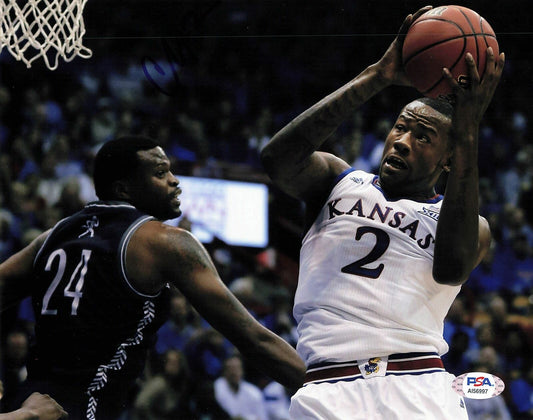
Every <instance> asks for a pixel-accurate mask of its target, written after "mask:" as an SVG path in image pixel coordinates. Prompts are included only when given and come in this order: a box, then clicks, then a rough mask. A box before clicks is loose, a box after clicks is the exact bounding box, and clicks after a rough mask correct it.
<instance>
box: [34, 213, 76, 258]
mask: <svg viewBox="0 0 533 420" xmlns="http://www.w3.org/2000/svg"><path fill="white" fill-rule="evenodd" d="M67 219H68V217H65V218H63V219H61V220H60V221H59V222H57V223H56V225H55V226H54V227H53V228H52V230H51V231H50V232H49V233H48V235H47V236H46V239H45V240H44V241H43V243H42V244H41V247H40V248H39V251H37V254H35V258H34V259H33V267H35V263H36V262H37V260H38V259H39V257H40V256H41V253H42V252H43V249H44V246H45V245H46V244H47V243H48V239H50V238H51V236H52V233H54V232H55V231H56V229H57V228H59V226H61V225H62V224H63V222H65V220H67Z"/></svg>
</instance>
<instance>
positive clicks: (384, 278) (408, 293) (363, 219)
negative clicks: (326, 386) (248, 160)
mask: <svg viewBox="0 0 533 420" xmlns="http://www.w3.org/2000/svg"><path fill="white" fill-rule="evenodd" d="M376 179H377V177H376V176H375V175H372V174H368V173H366V172H362V171H346V172H345V173H343V174H342V176H341V179H340V180H339V181H338V182H337V184H336V185H335V186H334V187H333V190H332V192H331V194H330V196H329V197H328V199H327V202H326V204H325V205H324V206H323V208H322V209H321V211H320V213H319V215H318V217H317V219H316V220H315V221H314V223H313V225H312V226H311V228H310V229H309V231H308V232H307V235H306V236H305V238H304V240H303V244H302V249H301V253H300V275H299V280H298V288H297V291H296V296H295V305H294V315H295V317H296V320H297V321H298V333H299V340H298V347H297V350H298V352H299V354H300V356H301V357H302V358H303V360H304V361H305V363H306V364H307V365H311V364H314V363H320V362H324V361H341V362H342V361H351V360H357V359H367V358H371V357H376V356H386V355H389V354H395V353H410V352H437V353H439V354H444V353H445V352H446V351H447V350H448V346H447V344H446V342H445V341H444V339H443V338H442V329H443V321H444V317H445V315H446V313H447V312H448V309H449V307H450V305H451V303H452V302H453V300H454V298H455V297H456V295H457V293H458V292H459V290H460V287H459V286H457V287H452V286H447V285H440V284H438V283H437V282H436V281H435V280H434V279H433V276H432V267H433V249H434V241H435V231H436V227H437V221H438V216H439V211H440V206H441V204H442V196H436V197H435V198H434V199H431V200H428V201H427V202H417V201H413V200H408V199H398V200H387V199H386V197H385V196H384V194H383V192H382V191H381V190H380V188H379V186H378V185H376V182H375V181H376Z"/></svg>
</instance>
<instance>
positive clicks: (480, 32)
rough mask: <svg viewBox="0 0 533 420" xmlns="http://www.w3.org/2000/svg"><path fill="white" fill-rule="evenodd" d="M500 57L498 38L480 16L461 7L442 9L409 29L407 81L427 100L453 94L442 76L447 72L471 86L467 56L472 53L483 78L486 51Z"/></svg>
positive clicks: (404, 53) (405, 46)
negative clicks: (444, 71) (445, 70)
mask: <svg viewBox="0 0 533 420" xmlns="http://www.w3.org/2000/svg"><path fill="white" fill-rule="evenodd" d="M488 47H492V49H493V50H494V54H495V56H497V55H498V54H499V48H498V41H497V40H496V34H495V33H494V31H493V29H492V28H491V26H490V25H489V23H488V22H487V21H486V20H485V19H483V18H482V17H481V16H480V15H479V14H478V13H477V12H475V11H473V10H471V9H468V8H466V7H462V6H440V7H436V8H435V9H431V10H429V11H427V12H426V13H424V14H423V15H422V16H420V17H419V18H418V19H417V20H416V21H415V22H414V23H413V24H412V25H411V27H410V28H409V31H408V32H407V35H406V37H405V39H404V43H403V51H402V57H403V64H404V68H405V71H406V73H407V77H408V78H409V80H410V81H411V83H412V84H413V86H414V87H415V88H416V89H418V91H420V92H421V93H422V94H424V95H425V96H430V97H438V96H440V95H447V94H449V93H450V88H449V85H448V82H447V81H446V79H445V78H444V77H443V75H442V69H443V67H446V68H448V69H449V70H450V71H451V73H452V75H453V77H454V78H455V79H456V80H457V81H458V82H459V83H460V84H465V85H467V84H468V70H467V66H466V62H465V55H466V53H468V52H469V53H471V54H472V56H473V57H474V60H475V62H476V64H477V70H478V72H479V75H480V77H483V74H484V72H485V63H486V61H487V57H486V55H487V54H486V52H487V48H488Z"/></svg>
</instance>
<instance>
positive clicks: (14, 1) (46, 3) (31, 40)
mask: <svg viewBox="0 0 533 420" xmlns="http://www.w3.org/2000/svg"><path fill="white" fill-rule="evenodd" d="M86 3H87V0H0V23H1V25H0V52H2V50H3V48H4V47H5V48H6V49H7V50H8V51H9V52H10V53H11V55H12V56H13V57H15V58H16V59H17V60H18V61H22V62H24V63H25V64H26V66H27V67H28V68H30V67H31V65H32V63H33V62H34V61H35V60H37V59H38V58H39V57H42V59H43V60H44V62H45V64H46V67H48V68H49V69H50V70H55V69H57V67H58V65H59V57H61V58H62V59H63V60H64V61H66V62H69V61H71V60H73V59H74V58H75V57H76V56H80V57H83V58H89V57H91V55H92V51H91V50H90V49H88V48H86V47H84V46H83V45H82V40H83V35H84V34H85V26H84V23H83V8H84V7H85V4H86Z"/></svg>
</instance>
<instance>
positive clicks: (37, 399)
mask: <svg viewBox="0 0 533 420" xmlns="http://www.w3.org/2000/svg"><path fill="white" fill-rule="evenodd" d="M66 418H67V412H66V411H65V410H63V408H62V407H61V406H60V405H59V404H58V403H57V402H56V401H55V400H53V399H52V398H51V397H50V396H48V395H46V394H44V395H43V394H40V393H38V392H34V393H33V394H31V395H30V396H29V397H28V398H27V399H26V400H25V401H24V402H23V403H22V407H20V408H19V409H18V410H16V411H12V412H10V413H4V414H0V420H57V419H66Z"/></svg>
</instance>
